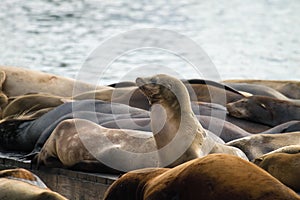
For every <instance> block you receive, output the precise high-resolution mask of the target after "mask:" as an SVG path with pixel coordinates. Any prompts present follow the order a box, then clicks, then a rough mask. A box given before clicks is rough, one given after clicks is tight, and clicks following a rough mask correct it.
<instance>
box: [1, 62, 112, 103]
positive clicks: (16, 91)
mask: <svg viewBox="0 0 300 200" xmlns="http://www.w3.org/2000/svg"><path fill="white" fill-rule="evenodd" d="M0 71H3V72H5V74H6V79H5V81H4V84H3V85H2V92H3V93H4V94H6V95H7V96H8V97H11V96H20V95H24V94H30V93H48V94H52V95H57V96H61V97H71V96H72V95H73V89H74V86H75V83H76V90H77V92H79V91H81V92H85V91H89V90H95V89H102V88H109V87H108V86H95V85H91V84H87V83H83V82H79V81H77V80H74V79H70V78H64V77H60V76H57V75H53V74H48V73H44V72H39V71H35V70H30V69H26V68H21V67H8V66H0Z"/></svg>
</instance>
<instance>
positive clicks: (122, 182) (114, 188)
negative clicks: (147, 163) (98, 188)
mask: <svg viewBox="0 0 300 200" xmlns="http://www.w3.org/2000/svg"><path fill="white" fill-rule="evenodd" d="M168 170H169V168H144V169H138V170H133V171H130V172H128V173H126V174H123V175H122V176H121V177H119V179H117V180H116V181H115V182H114V183H113V184H112V185H111V186H110V187H109V188H108V189H107V190H106V191H105V194H104V197H103V200H135V199H138V197H139V196H140V195H141V194H140V193H141V192H142V189H143V187H144V185H145V184H146V183H147V181H149V180H151V179H152V178H154V177H156V176H158V175H161V174H163V173H164V172H166V171H168Z"/></svg>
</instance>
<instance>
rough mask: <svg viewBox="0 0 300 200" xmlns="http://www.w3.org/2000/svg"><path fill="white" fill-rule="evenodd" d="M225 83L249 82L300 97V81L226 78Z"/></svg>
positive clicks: (289, 95)
mask: <svg viewBox="0 0 300 200" xmlns="http://www.w3.org/2000/svg"><path fill="white" fill-rule="evenodd" d="M223 82H224V83H248V84H257V85H264V86H268V87H271V88H273V89H275V90H277V91H279V92H281V93H282V94H284V95H285V96H287V97H289V98H293V99H300V81H291V80H253V79H249V80H248V79H244V80H225V81H223Z"/></svg>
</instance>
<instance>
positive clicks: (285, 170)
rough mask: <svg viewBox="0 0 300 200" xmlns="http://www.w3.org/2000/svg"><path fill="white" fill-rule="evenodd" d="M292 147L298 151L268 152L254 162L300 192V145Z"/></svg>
mask: <svg viewBox="0 0 300 200" xmlns="http://www.w3.org/2000/svg"><path fill="white" fill-rule="evenodd" d="M293 149H294V150H296V151H297V152H298V153H296V152H293V153H280V152H270V153H268V154H265V155H263V156H261V157H259V158H256V159H255V160H254V163H255V164H257V165H258V166H259V167H261V168H263V169H264V170H266V171H267V172H269V173H270V174H271V175H272V176H274V177H275V178H277V179H278V180H279V181H281V182H282V183H284V184H285V185H287V186H288V187H290V188H292V189H293V190H294V191H297V192H300V182H299V180H300V145H298V146H297V149H295V147H293ZM289 151H290V150H289Z"/></svg>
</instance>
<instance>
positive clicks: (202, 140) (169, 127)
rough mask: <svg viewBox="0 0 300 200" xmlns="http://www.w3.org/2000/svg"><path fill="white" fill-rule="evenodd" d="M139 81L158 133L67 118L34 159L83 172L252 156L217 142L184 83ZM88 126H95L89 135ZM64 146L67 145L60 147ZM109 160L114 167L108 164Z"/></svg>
mask: <svg viewBox="0 0 300 200" xmlns="http://www.w3.org/2000/svg"><path fill="white" fill-rule="evenodd" d="M136 82H137V85H138V86H139V88H140V89H141V90H142V91H143V92H144V93H145V95H146V96H147V98H148V100H149V102H150V104H151V105H152V108H151V129H152V132H153V134H154V136H152V133H151V134H149V133H146V132H143V131H135V130H128V129H127V130H126V129H122V130H121V129H108V128H105V127H103V126H100V125H98V124H95V123H93V122H91V121H87V120H82V119H73V120H64V121H62V122H61V123H60V124H59V125H58V126H57V127H56V128H55V130H54V131H53V133H52V134H51V136H50V137H49V139H48V140H47V142H46V143H45V145H44V146H43V148H42V150H41V152H40V153H39V154H37V156H36V157H35V159H34V160H33V161H34V162H37V163H38V165H39V164H45V165H48V166H50V165H52V164H53V163H55V165H56V164H57V162H61V163H62V165H63V166H65V167H72V166H74V165H77V164H78V163H81V164H82V165H81V166H82V168H81V170H86V169H87V168H88V169H91V170H98V171H102V172H103V170H109V169H108V168H112V170H114V169H113V168H117V169H118V170H120V171H128V170H133V169H138V168H143V167H155V166H170V167H172V166H176V165H178V164H181V163H183V162H185V161H188V160H191V159H193V158H197V157H201V156H203V155H206V154H208V153H210V152H213V153H216V152H226V153H231V154H234V155H237V156H241V157H243V158H245V159H247V158H246V156H245V155H244V154H243V152H242V151H240V150H239V149H236V148H231V147H229V146H225V145H223V144H220V143H215V141H214V140H213V139H212V138H210V137H209V136H208V135H207V133H206V132H205V131H204V129H203V128H202V126H201V125H200V123H199V122H198V120H197V118H196V117H195V115H194V114H193V112H192V110H191V104H190V101H189V95H188V92H187V89H186V88H185V86H184V85H183V83H182V82H181V81H179V80H178V79H176V78H173V77H170V76H167V75H157V76H154V77H151V78H143V79H142V78H137V81H136ZM170 87H171V88H172V90H171V89H170ZM175 94H176V95H175ZM86 130H89V131H88V133H87V132H86ZM80 135H81V136H80ZM137 136H139V137H137ZM79 137H80V139H79ZM107 138H108V139H109V140H110V141H113V143H111V142H109V140H107ZM174 138H175V139H174ZM66 141H68V142H66ZM171 141H172V142H174V141H175V143H176V144H175V146H174V145H173V146H172V145H171V146H170V145H169V143H170V142H171ZM66 143H67V144H66ZM83 143H84V144H85V145H83ZM166 145H168V146H167V147H165V146H166ZM181 145H183V146H181ZM62 146H64V148H57V147H62ZM87 146H90V148H88V147H87ZM86 148H88V150H87V149H86ZM118 149H121V150H124V151H127V152H131V153H130V154H129V155H128V156H131V155H132V153H133V155H134V159H132V158H128V157H127V158H126V159H125V160H124V156H122V157H120V156H121V155H119V154H118ZM157 149H159V151H158V152H159V153H157ZM91 151H92V152H91ZM149 152H153V153H152V154H151V156H146V157H145V153H149ZM112 157H113V158H114V159H111V158H112ZM54 159H56V160H55V161H54ZM105 160H106V161H107V160H108V161H109V162H110V165H107V164H105ZM120 160H122V162H120ZM85 164H86V166H85ZM91 165H92V167H90V166H91ZM111 165H112V166H111ZM77 166H78V165H77ZM93 166H95V167H93Z"/></svg>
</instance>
